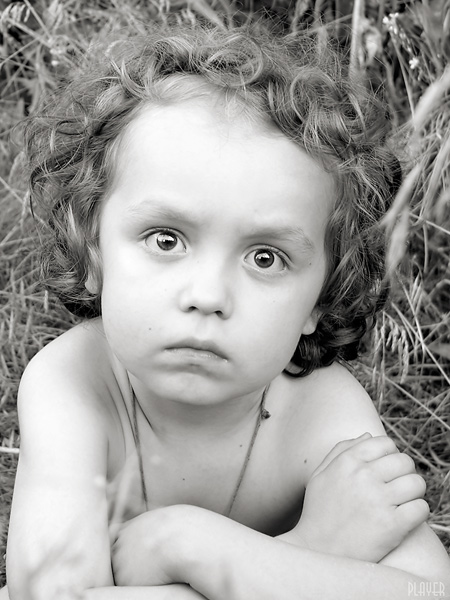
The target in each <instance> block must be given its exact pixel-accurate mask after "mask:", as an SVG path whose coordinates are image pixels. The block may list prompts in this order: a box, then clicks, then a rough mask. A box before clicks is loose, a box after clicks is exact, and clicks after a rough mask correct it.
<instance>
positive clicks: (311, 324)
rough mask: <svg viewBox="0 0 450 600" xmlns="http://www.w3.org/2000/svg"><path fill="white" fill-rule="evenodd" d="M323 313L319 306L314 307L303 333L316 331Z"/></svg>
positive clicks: (308, 333)
mask: <svg viewBox="0 0 450 600" xmlns="http://www.w3.org/2000/svg"><path fill="white" fill-rule="evenodd" d="M321 315H322V313H321V311H320V310H319V309H318V308H314V309H313V311H312V313H311V314H310V315H309V317H308V320H307V321H306V323H305V325H304V326H303V331H302V335H311V333H314V332H315V330H316V328H317V323H318V322H319V319H320V317H321Z"/></svg>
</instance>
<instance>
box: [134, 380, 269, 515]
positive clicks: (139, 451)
mask: <svg viewBox="0 0 450 600" xmlns="http://www.w3.org/2000/svg"><path fill="white" fill-rule="evenodd" d="M129 385H130V391H131V397H132V410H133V434H134V439H135V443H136V449H137V455H138V462H139V474H140V477H141V489H142V498H143V500H144V504H145V508H146V510H149V508H148V493H147V486H146V483H145V475H144V463H143V459H142V448H141V438H140V434H139V424H138V419H137V404H138V401H137V398H136V394H135V393H134V389H133V387H132V385H131V382H129ZM269 385H270V384H269ZM269 385H267V386H266V387H265V388H264V391H263V393H262V396H261V402H260V405H259V411H258V418H257V420H256V424H255V429H254V430H253V435H252V437H251V440H250V443H249V445H248V449H247V454H246V455H245V459H244V462H243V464H242V468H241V471H240V473H239V477H238V480H237V483H236V486H235V488H234V491H233V494H232V496H231V500H230V502H229V505H228V508H227V510H226V511H225V512H224V516H225V517H229V516H230V514H231V511H232V510H233V506H234V503H235V501H236V498H237V495H238V493H239V489H240V487H241V484H242V481H243V480H244V476H245V473H246V471H247V466H248V463H249V462H250V458H251V455H252V450H253V446H254V445H255V441H256V437H257V435H258V431H259V428H260V426H261V421H263V420H265V419H268V418H269V417H270V412H269V411H268V410H266V408H265V402H266V396H267V392H268V390H269ZM141 410H142V409H141ZM142 412H143V411H142ZM144 416H145V413H144ZM145 418H146V420H147V422H148V424H149V426H150V427H151V423H150V421H149V420H148V419H147V417H145Z"/></svg>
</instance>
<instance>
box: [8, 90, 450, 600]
mask: <svg viewBox="0 0 450 600" xmlns="http://www.w3.org/2000/svg"><path fill="white" fill-rule="evenodd" d="M116 167H117V169H116V177H115V181H113V182H112V187H111V192H110V194H109V196H108V197H107V198H105V200H104V203H103V206H102V211H101V216H100V251H101V257H102V271H103V274H102V280H101V281H98V280H96V278H95V276H94V274H93V273H91V274H90V277H89V279H88V282H87V287H88V288H89V289H90V291H92V292H101V296H102V314H103V316H102V319H97V320H94V321H90V322H87V323H84V324H82V325H79V326H78V327H75V328H74V329H72V330H71V331H69V332H67V333H66V334H64V335H62V336H61V337H60V338H58V339H57V340H55V341H54V342H52V343H51V344H49V345H48V346H47V347H46V348H44V350H43V351H41V352H40V353H39V354H38V355H37V356H36V357H35V359H33V361H32V362H31V363H30V366H29V367H28V368H27V370H26V372H25V374H24V377H23V380H22V383H21V389H20V398H19V418H20V425H21V436H22V444H21V456H20V461H19V468H18V475H17V484H16V490H15V496H14V502H13V510H12V516H11V527H10V538H9V546H8V577H9V585H10V589H11V592H12V593H11V597H12V599H13V600H21V598H23V597H25V596H26V593H27V588H26V582H30V581H31V584H30V585H31V586H32V588H33V593H34V594H35V595H34V596H33V600H36V599H37V600H40V598H41V597H42V598H46V599H48V598H51V597H53V596H56V597H58V585H61V586H63V588H64V586H65V588H70V587H71V586H72V588H73V589H74V590H80V593H81V594H83V597H85V598H94V599H95V598H115V597H117V598H120V597H124V598H128V599H132V598H150V599H158V598H165V597H170V598H179V599H180V600H182V599H185V600H188V599H194V598H197V599H198V598H201V597H207V598H210V600H216V599H220V598H222V597H223V598H225V597H226V600H233V599H234V598H236V599H237V598H240V597H245V598H249V597H252V594H254V590H255V585H256V586H259V588H258V592H257V597H258V598H263V597H265V596H264V594H266V596H267V594H268V596H267V597H270V598H273V597H283V598H289V597H291V596H292V597H297V598H298V597H301V598H314V597H317V591H318V590H317V581H320V582H321V583H320V586H321V588H320V590H321V592H322V591H323V592H324V597H329V594H332V596H333V597H334V598H352V597H355V598H360V597H361V594H362V593H363V592H364V593H365V592H367V590H365V589H362V588H361V585H363V583H364V581H365V579H364V578H365V576H366V574H367V573H368V571H367V568H368V567H370V572H371V573H373V575H371V577H372V578H373V584H374V586H376V585H377V586H379V585H384V586H385V588H384V589H386V590H387V593H388V592H389V593H391V597H395V598H396V600H398V598H400V597H402V596H401V594H400V591H401V590H403V592H404V596H405V597H406V587H405V586H406V583H405V582H406V579H405V572H406V574H407V575H408V576H409V577H410V578H411V577H416V579H417V580H422V579H423V580H427V579H429V580H431V579H433V578H435V579H436V578H441V579H442V580H444V575H445V574H446V573H447V571H448V568H449V563H448V558H447V557H446V555H445V551H444V550H443V548H442V546H440V544H439V542H438V541H437V539H436V538H435V536H434V535H433V534H432V533H431V532H430V531H429V530H428V529H427V528H426V527H425V526H420V527H418V525H419V524H420V523H422V522H423V521H424V519H425V518H426V516H427V514H428V509H427V507H426V503H424V502H423V500H421V497H422V495H423V492H424V486H423V481H422V480H421V478H419V477H418V476H417V475H415V473H414V467H413V465H412V463H411V461H409V462H408V461H405V460H399V459H398V458H397V457H398V456H400V454H399V453H398V452H397V450H396V448H395V446H394V445H393V444H392V442H391V441H390V440H388V438H386V437H385V436H384V430H383V428H382V426H381V423H380V421H379V419H378V416H377V415H376V411H375V410H374V408H373V405H372V403H371V401H370V399H369V398H368V396H367V395H366V394H365V392H364V391H363V390H362V388H361V387H360V386H359V384H358V383H357V382H356V380H355V379H354V378H353V377H352V376H351V375H350V374H349V373H348V372H347V371H346V370H345V369H344V368H343V367H340V366H338V365H335V366H332V367H330V368H327V369H320V370H319V371H317V372H315V373H313V374H312V375H310V376H308V377H306V378H302V379H299V380H295V379H291V378H289V377H287V376H286V375H283V374H282V371H283V369H284V368H285V367H286V366H287V364H288V363H289V360H290V357H291V356H292V354H293V351H294V348H295V346H296V344H297V342H298V339H299V337H300V336H301V335H303V334H308V333H311V332H312V331H314V329H315V326H316V322H317V318H318V316H319V315H318V313H317V311H316V309H315V306H316V303H317V299H318V297H319V294H320V290H321V287H322V285H323V282H324V278H325V273H326V264H327V263H326V256H325V251H324V236H325V227H326V222H327V218H328V215H329V212H330V210H331V209H332V199H333V181H332V178H331V176H330V175H328V174H326V173H325V172H324V171H323V170H322V169H321V168H320V167H319V165H318V164H317V163H315V162H314V161H313V160H312V159H311V158H310V157H308V156H307V155H306V154H305V153H304V152H303V151H302V150H301V149H300V148H299V147H298V146H296V145H295V144H293V143H292V142H290V141H289V140H287V138H285V137H284V136H283V135H281V134H280V133H279V132H278V131H277V130H275V129H271V128H270V127H269V126H268V125H263V124H261V125H258V126H256V125H254V124H253V125H250V124H248V123H247V122H245V121H242V120H240V119H239V118H236V119H233V120H229V119H227V118H226V117H225V115H224V114H223V113H222V112H221V110H220V107H219V108H218V107H217V105H216V106H215V107H213V106H212V104H209V103H208V102H206V101H198V102H186V103H180V104H177V105H171V106H165V107H162V106H160V107H147V108H145V109H143V110H142V111H141V113H140V114H139V115H138V116H137V117H136V118H135V120H134V121H133V123H132V124H131V125H130V127H129V128H128V129H127V130H126V132H125V133H124V136H123V139H122V140H121V144H120V147H119V149H118V153H117V165H116ZM230 174H232V176H231V175H230ZM300 227H301V230H300V229H299V228H300ZM129 382H131V384H132V386H133V389H134V391H135V394H136V397H137V401H138V413H137V420H138V427H139V432H140V442H141V448H142V455H143V467H144V476H145V480H146V482H147V487H148V490H149V502H148V509H149V511H148V512H146V507H145V505H144V504H143V500H142V493H141V487H140V481H139V476H138V467H137V463H136V456H135V442H134V437H133V436H134V431H133V422H132V421H133V419H132V415H131V413H132V411H131V395H130V389H129ZM269 383H270V389H269V391H268V394H267V399H266V400H267V402H266V407H267V409H268V410H269V411H270V412H271V414H272V416H271V418H270V419H268V420H267V421H264V422H263V423H262V425H261V429H260V433H259V434H258V438H257V440H256V443H255V446H254V448H253V452H252V457H251V462H250V464H249V467H248V470H247V473H246V476H245V479H244V482H243V485H242V487H241V489H240V491H239V495H238V498H237V501H236V504H235V506H234V508H233V513H232V515H231V517H232V520H231V519H226V518H225V517H223V516H221V514H223V513H224V512H225V511H226V508H227V506H228V504H229V500H230V497H231V494H232V492H233V490H234V488H235V485H236V480H237V476H238V474H239V472H240V469H241V466H242V463H243V461H244V458H245V454H246V451H247V447H248V444H249V441H250V439H251V436H252V433H253V430H254V427H255V421H256V418H257V414H258V411H259V404H260V399H261V395H262V392H263V389H264V388H265V387H266V386H267V385H268V384H269ZM364 431H368V432H370V433H371V434H372V435H373V436H376V437H374V438H370V437H366V438H363V439H360V440H356V441H355V440H354V439H353V440H352V441H349V442H345V443H344V445H342V443H341V445H340V446H336V444H338V443H339V442H341V441H342V440H349V439H350V438H356V437H358V436H360V435H361V434H362V433H363V432H364ZM330 452H331V454H330ZM307 486H308V489H307V495H306V497H305V509H304V511H303V513H302V512H301V508H302V501H303V497H304V494H305V488H306V487H307ZM324 492H328V494H327V493H324ZM337 499H338V500H337ZM397 507H402V511H401V513H402V515H403V518H402V519H399V518H398V513H397V512H396V510H395V509H397ZM408 507H409V508H408ZM411 507H412V508H411ZM356 508H357V509H358V511H357V510H356ZM344 509H345V510H344ZM375 509H376V510H375ZM161 511H162V512H161ZM300 515H301V519H300V521H299V517H300ZM327 515H328V516H327ZM122 523H125V524H124V525H122ZM361 524H363V526H362V525H361ZM381 524H383V526H381ZM410 532H411V533H410ZM273 536H279V538H278V539H273ZM330 539H332V540H334V545H333V547H332V548H330V547H329V540H330ZM114 542H116V544H115V549H116V552H115V555H114V557H113V559H114V569H115V575H116V583H117V582H119V583H121V584H122V585H127V586H133V587H127V588H126V589H124V590H122V589H121V588H120V587H115V588H112V587H111V586H112V585H113V573H112V568H111V549H110V547H111V544H112V543H114ZM218 542H220V543H218ZM155 549H157V551H156V550H155ZM311 549H312V550H314V552H311ZM391 550H392V551H391ZM390 551H391V552H390ZM217 553H219V554H217ZM361 553H362V556H361ZM190 556H196V557H197V559H198V562H195V561H194V563H192V562H191V561H190V560H188V559H187V558H186V557H190ZM258 556H261V557H262V562H261V565H265V564H270V565H273V569H274V571H271V570H270V569H265V568H262V573H258V581H256V582H255V576H254V572H255V571H254V569H253V568H252V565H253V560H257V557H258ZM249 557H250V558H249ZM336 557H342V561H344V562H339V560H338V559H337V558H336ZM361 557H362V558H364V560H365V561H366V562H364V561H362V560H355V559H358V558H361ZM383 557H384V558H383ZM381 559H382V560H383V562H384V563H385V564H388V565H389V566H390V567H392V568H391V569H387V567H382V566H381V565H374V564H373V563H374V562H378V561H379V560H381ZM249 560H250V561H252V562H250V563H249ZM158 561H160V562H158ZM218 565H219V566H223V572H222V571H221V572H220V573H218V572H217V568H218ZM300 566H302V569H303V570H302V571H300V577H299V567H300ZM374 566H375V567H377V569H375V570H374V569H372V567H374ZM280 569H281V570H282V572H283V573H284V575H283V577H279V576H278V575H277V573H279V572H280ZM283 569H284V571H283ZM324 570H325V571H326V572H327V581H326V582H325V581H322V577H321V574H322V573H323V571H324ZM264 573H265V575H264ZM350 573H352V574H354V575H355V578H352V577H349V574H350ZM221 578H225V585H224V586H222V587H220V586H219V587H218V582H221V581H222V579H221ZM185 583H191V584H192V585H193V587H188V586H186V585H184V584H185ZM166 584H172V585H171V586H170V587H169V588H168V587H167V586H166ZM280 585H281V586H285V587H284V588H283V587H282V588H280V587H279V586H280ZM146 586H151V587H146ZM274 586H275V587H274ZM326 586H329V588H330V589H329V590H328V588H327V587H326ZM352 586H353V587H352ZM355 586H356V587H355ZM358 586H359V587H358ZM193 588H195V589H193ZM363 588H364V585H363ZM168 589H169V592H168ZM373 589H379V588H375V587H374V588H373ZM380 589H381V588H380ZM230 590H231V591H230ZM389 590H390V591H389ZM168 593H169V594H171V595H169V596H167V594H168ZM300 593H301V594H303V595H302V596H299V594H300ZM224 594H226V595H225V596H224ZM270 594H272V595H270ZM327 594H328V595H327ZM392 594H394V595H392ZM253 597H254V596H253ZM365 597H367V598H370V595H367V594H366V595H365ZM374 597H375V596H374ZM386 597H389V596H387V595H386Z"/></svg>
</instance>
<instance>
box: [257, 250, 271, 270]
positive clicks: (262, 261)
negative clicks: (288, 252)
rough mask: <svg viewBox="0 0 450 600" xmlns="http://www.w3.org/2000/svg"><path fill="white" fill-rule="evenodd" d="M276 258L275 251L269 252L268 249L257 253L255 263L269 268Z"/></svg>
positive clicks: (263, 267)
mask: <svg viewBox="0 0 450 600" xmlns="http://www.w3.org/2000/svg"><path fill="white" fill-rule="evenodd" d="M274 260H275V258H274V255H273V252H267V250H265V251H264V252H258V253H257V254H255V263H256V264H257V265H258V267H261V268H262V269H267V268H268V267H271V266H272V265H273V263H274Z"/></svg>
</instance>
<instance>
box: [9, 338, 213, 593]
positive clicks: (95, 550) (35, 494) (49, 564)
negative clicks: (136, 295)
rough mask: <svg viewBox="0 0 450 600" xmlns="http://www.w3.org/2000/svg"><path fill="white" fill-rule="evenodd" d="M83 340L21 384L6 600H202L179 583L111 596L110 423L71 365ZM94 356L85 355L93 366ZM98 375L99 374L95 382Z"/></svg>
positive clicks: (36, 363) (54, 348)
mask: <svg viewBox="0 0 450 600" xmlns="http://www.w3.org/2000/svg"><path fill="white" fill-rule="evenodd" d="M76 329H77V328H76ZM79 333H80V329H79V328H78V329H77V331H74V330H72V331H71V332H69V335H67V334H65V335H64V336H62V338H59V339H58V340H56V341H55V342H53V343H52V344H50V345H49V346H47V347H46V348H45V349H44V350H43V351H41V352H40V353H39V354H38V355H37V356H36V357H35V358H34V359H33V360H32V361H31V363H30V365H29V366H28V368H27V369H26V372H25V373H24V376H23V378H22V382H21V386H20V391H19V402H18V408H19V422H20V428H21V452H20V459H19V465H18V471H17V478H16V485H15V490H14V499H13V505H12V511H11V521H10V530H9V538H8V549H7V575H8V592H9V596H10V599H11V600H25V599H26V600H60V599H61V598H62V597H64V598H85V599H86V600H91V599H92V600H102V599H105V600H109V599H111V600H112V599H113V598H117V599H120V598H123V599H124V600H134V599H135V600H165V599H169V598H170V600H201V599H202V598H203V596H201V595H200V594H199V593H198V592H196V591H195V590H193V589H191V588H189V586H187V585H181V584H180V585H167V586H160V587H154V588H148V587H147V588H136V589H132V588H127V589H124V588H119V587H113V586H114V582H113V576H112V570H111V555H110V539H109V531H108V515H107V500H106V486H105V475H106V472H107V453H108V433H107V429H108V427H107V425H106V424H107V423H108V419H110V416H109V415H108V411H107V410H106V411H105V409H104V406H102V405H101V403H99V401H98V397H99V396H100V395H101V394H100V392H101V390H99V389H95V384H94V387H93V386H92V385H91V384H92V382H89V376H88V373H87V372H86V371H85V369H84V368H83V364H81V365H80V364H79V362H77V357H76V356H72V355H73V352H74V349H76V348H77V344H78V343H79V339H78V336H79ZM88 350H89V349H87V350H86V352H80V353H79V354H80V355H81V356H82V357H83V356H84V360H87V361H88V362H91V363H92V364H94V365H95V364H96V363H95V360H96V357H95V356H89V353H88ZM94 354H95V350H94ZM100 370H101V369H98V368H97V365H96V369H95V371H96V373H95V374H96V375H97V374H98V372H99V371H100ZM97 379H99V378H96V381H97ZM100 379H101V377H100ZM97 385H98V384H97Z"/></svg>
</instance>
